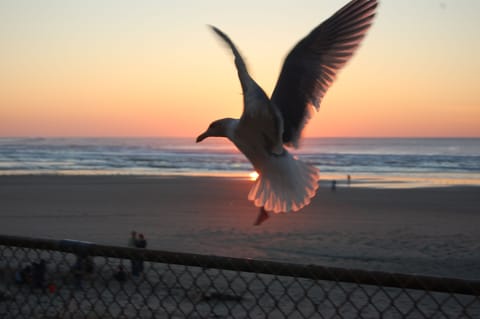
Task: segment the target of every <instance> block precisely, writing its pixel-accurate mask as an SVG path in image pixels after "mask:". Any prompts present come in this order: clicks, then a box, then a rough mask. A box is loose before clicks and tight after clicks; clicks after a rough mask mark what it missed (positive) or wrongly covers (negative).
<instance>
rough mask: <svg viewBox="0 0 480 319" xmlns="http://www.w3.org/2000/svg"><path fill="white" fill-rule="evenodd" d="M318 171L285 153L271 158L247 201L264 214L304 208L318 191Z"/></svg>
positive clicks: (260, 173)
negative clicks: (262, 210)
mask: <svg viewBox="0 0 480 319" xmlns="http://www.w3.org/2000/svg"><path fill="white" fill-rule="evenodd" d="M318 180H319V174H318V169H317V168H315V167H314V166H312V165H309V164H306V163H304V162H302V161H299V160H297V159H295V158H293V157H292V156H291V155H290V154H288V153H286V154H285V155H282V156H272V157H271V159H270V161H269V163H268V165H266V166H265V169H263V170H261V171H260V172H259V176H258V178H257V180H256V181H255V184H254V185H253V186H252V189H251V190H250V193H249V195H248V199H249V200H251V201H253V202H254V203H255V206H257V207H263V208H264V209H265V210H266V211H268V212H274V213H286V212H289V211H297V210H299V209H301V208H303V207H304V206H306V205H308V204H309V203H310V201H311V199H312V197H314V196H315V193H316V191H317V188H318Z"/></svg>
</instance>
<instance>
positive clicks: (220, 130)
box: [197, 118, 237, 143]
mask: <svg viewBox="0 0 480 319" xmlns="http://www.w3.org/2000/svg"><path fill="white" fill-rule="evenodd" d="M236 122H237V120H235V119H232V118H225V119H221V120H216V121H214V122H212V123H211V124H210V125H209V126H208V129H207V130H206V131H205V132H203V133H202V134H200V135H199V136H198V137H197V143H199V142H201V141H203V140H204V139H206V138H207V137H212V136H215V137H230V136H232V135H233V130H234V129H235V124H236Z"/></svg>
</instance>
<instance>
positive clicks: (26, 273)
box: [15, 265, 33, 284]
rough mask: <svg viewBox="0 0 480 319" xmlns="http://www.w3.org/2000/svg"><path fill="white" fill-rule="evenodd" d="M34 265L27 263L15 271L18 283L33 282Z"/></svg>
mask: <svg viewBox="0 0 480 319" xmlns="http://www.w3.org/2000/svg"><path fill="white" fill-rule="evenodd" d="M32 275H33V274H32V266H30V265H27V266H25V267H23V268H22V269H19V270H18V271H17V272H16V273H15V282H16V283H17V284H31V283H32V281H33V279H32Z"/></svg>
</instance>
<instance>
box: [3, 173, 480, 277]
mask: <svg viewBox="0 0 480 319" xmlns="http://www.w3.org/2000/svg"><path fill="white" fill-rule="evenodd" d="M251 183H252V182H250V181H246V180H235V179H227V178H205V177H144V176H0V233H2V234H10V235H20V236H32V237H42V238H53V239H64V238H70V239H78V240H86V241H93V242H98V243H105V244H118V245H126V243H127V240H128V236H129V232H130V231H131V230H133V229H135V230H137V231H138V232H142V233H144V234H145V235H146V237H147V239H148V242H149V248H152V249H162V250H173V251H186V252H196V253H204V254H213V255H228V256H234V257H249V258H261V259H271V260H280V261H288V262H298V263H316V264H325V265H333V266H343V267H349V268H363V269H376V270H384V271H394V272H399V271H400V272H405V271H407V272H415V273H424V274H429V275H440V276H449V277H462V278H469V279H477V280H478V279H480V266H479V265H480V230H479V229H480V208H479V207H480V189H479V188H475V187H445V188H418V189H369V188H355V187H352V188H348V187H340V188H337V190H336V191H335V192H332V191H331V190H330V188H329V187H328V186H325V187H321V188H320V189H319V191H318V194H317V196H316V197H315V198H314V200H313V201H312V204H311V205H310V206H308V207H307V208H305V209H303V210H302V211H301V212H298V213H289V214H280V215H276V216H272V217H271V218H270V219H268V220H267V221H266V222H265V223H264V224H262V225H261V226H253V225H252V224H253V222H254V220H255V218H256V216H257V214H258V209H257V208H255V207H253V205H252V204H251V203H250V202H249V201H248V200H247V199H246V197H247V194H248V191H249V188H250V186H251Z"/></svg>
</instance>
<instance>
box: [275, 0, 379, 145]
mask: <svg viewBox="0 0 480 319" xmlns="http://www.w3.org/2000/svg"><path fill="white" fill-rule="evenodd" d="M376 7H377V1H376V0H352V1H351V2H349V3H348V4H347V5H345V6H344V7H343V8H342V9H340V10H339V11H337V12H336V13H335V14H334V15H333V16H332V17H330V18H329V19H328V20H326V21H324V22H323V23H322V24H320V25H319V26H318V27H316V28H315V29H314V30H313V31H312V32H311V33H310V34H309V35H308V36H306V37H305V38H304V39H302V40H301V41H300V42H299V43H298V44H297V45H296V46H295V47H294V48H293V49H292V51H291V52H290V53H289V55H288V56H287V58H286V59H285V62H284V65H283V68H282V71H281V73H280V77H279V79H278V82H277V85H276V87H275V89H274V91H273V93H272V97H271V100H272V102H273V103H274V104H275V105H276V106H277V108H278V109H279V110H280V112H281V113H282V116H283V121H284V132H283V142H284V143H285V144H288V145H294V146H298V140H299V139H300V135H301V131H302V129H303V127H304V126H305V124H306V122H307V121H308V119H309V118H310V117H311V115H312V107H315V108H316V109H317V111H318V109H319V107H320V102H321V100H322V98H323V96H324V95H325V92H326V91H327V89H328V88H329V86H330V85H331V84H332V82H333V80H334V79H335V76H336V74H337V72H338V70H339V69H340V68H341V67H342V66H343V65H345V63H346V62H347V61H348V60H349V59H350V58H351V57H352V55H353V53H354V52H355V50H356V48H357V47H358V45H359V44H360V42H361V40H362V39H363V37H364V36H365V34H366V32H367V30H368V29H369V27H370V25H371V24H372V21H373V18H374V16H375V9H376Z"/></svg>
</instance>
